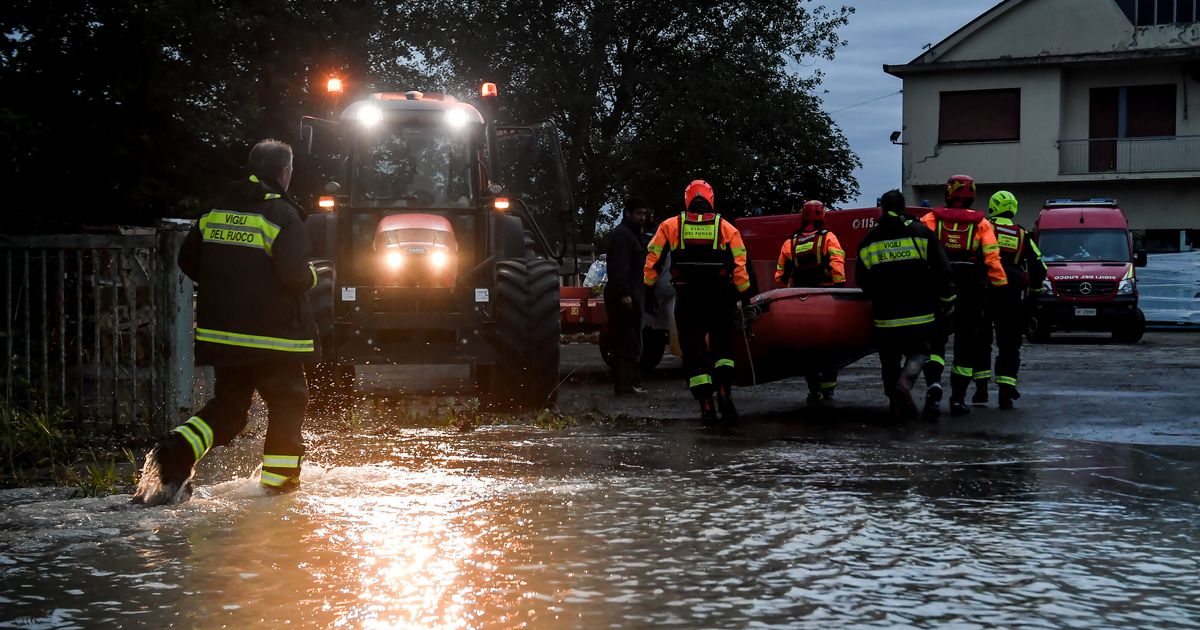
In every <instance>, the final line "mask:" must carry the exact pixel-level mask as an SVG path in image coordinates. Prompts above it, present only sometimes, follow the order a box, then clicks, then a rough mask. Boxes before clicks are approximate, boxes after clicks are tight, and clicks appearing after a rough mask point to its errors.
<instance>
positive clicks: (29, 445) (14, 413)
mask: <svg viewBox="0 0 1200 630" xmlns="http://www.w3.org/2000/svg"><path fill="white" fill-rule="evenodd" d="M65 418H66V414H65V413H64V412H52V413H42V412H33V411H26V410H23V409H18V408H16V407H11V406H9V405H6V404H0V457H2V458H3V460H2V462H0V465H2V466H3V470H2V472H3V477H4V478H5V479H7V480H10V481H12V480H16V479H18V478H20V477H21V476H22V475H23V474H24V473H25V472H26V471H27V470H31V469H35V468H51V469H57V468H59V467H62V466H65V465H66V464H67V463H68V462H69V461H70V459H71V457H72V455H73V454H74V452H75V449H76V445H77V441H76V438H75V435H74V433H72V432H71V431H69V430H67V429H65V428H64V427H63V420H64V419H65Z"/></svg>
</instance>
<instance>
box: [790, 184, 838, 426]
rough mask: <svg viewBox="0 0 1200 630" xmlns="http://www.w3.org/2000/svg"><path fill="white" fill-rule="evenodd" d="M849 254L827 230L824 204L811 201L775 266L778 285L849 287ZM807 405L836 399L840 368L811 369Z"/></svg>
mask: <svg viewBox="0 0 1200 630" xmlns="http://www.w3.org/2000/svg"><path fill="white" fill-rule="evenodd" d="M845 266H846V252H845V251H843V250H842V244H841V243H839V242H838V237H837V235H836V234H834V233H833V232H831V231H830V230H828V229H826V228H825V204H824V203H822V202H820V201H817V200H816V199H812V200H809V201H806V202H804V206H803V208H802V209H801V210H800V229H798V230H796V231H795V232H794V233H793V234H792V235H791V237H789V238H788V239H787V240H786V241H784V242H783V246H782V248H780V250H779V261H778V262H776V263H775V284H777V285H779V286H783V287H844V286H846V270H845ZM804 379H805V380H806V381H807V382H808V402H809V403H810V404H811V403H819V402H821V401H822V400H829V399H831V398H833V392H834V389H835V388H836V387H837V367H836V366H825V367H822V368H818V369H814V370H809V371H808V372H807V373H806V374H805V375H804Z"/></svg>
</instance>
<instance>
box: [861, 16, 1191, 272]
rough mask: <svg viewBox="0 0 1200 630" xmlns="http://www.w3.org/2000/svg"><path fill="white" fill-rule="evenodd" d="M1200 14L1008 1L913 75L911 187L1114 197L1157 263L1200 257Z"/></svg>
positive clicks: (1035, 201)
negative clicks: (958, 183)
mask: <svg viewBox="0 0 1200 630" xmlns="http://www.w3.org/2000/svg"><path fill="white" fill-rule="evenodd" d="M1198 5H1200V1H1198V0H1005V1H1004V2H1000V3H999V4H997V5H996V6H995V7H993V8H992V9H991V10H989V11H988V12H986V13H984V14H983V15H981V16H979V17H978V18H976V19H975V20H973V21H972V22H971V23H970V24H967V25H966V26H964V27H963V28H961V29H959V30H958V31H957V32H955V33H954V34H952V35H951V36H950V37H948V38H946V39H945V40H943V41H942V42H940V43H938V44H937V45H935V46H932V47H930V48H929V50H927V51H926V52H925V53H923V54H922V55H920V56H919V57H917V58H916V59H913V60H912V61H911V62H909V63H907V64H903V65H888V66H884V70H885V71H886V72H888V73H889V74H892V75H894V76H897V77H900V78H901V79H902V80H903V82H904V88H903V89H904V115H903V124H904V128H903V134H902V136H901V137H902V138H903V140H902V142H903V145H904V146H903V158H902V165H903V166H902V168H903V173H902V177H903V182H904V186H905V193H906V195H908V196H909V198H910V199H928V200H929V201H930V202H931V203H932V204H933V205H940V204H941V200H942V194H943V193H942V191H943V185H944V183H945V181H946V178H947V177H949V176H950V175H953V174H955V173H966V174H968V175H971V176H973V177H974V178H975V180H976V182H977V185H978V186H979V195H978V198H977V201H976V204H975V207H976V208H984V207H986V204H987V198H988V197H989V196H990V195H991V194H992V193H993V192H995V191H996V190H1000V189H1006V190H1009V191H1011V192H1013V193H1014V194H1016V195H1017V198H1018V200H1020V202H1021V208H1022V213H1021V215H1020V217H1019V219H1024V222H1025V223H1030V222H1031V221H1032V218H1033V213H1036V211H1037V210H1038V209H1039V208H1040V207H1041V204H1042V202H1043V201H1044V200H1046V199H1051V198H1096V197H1103V198H1116V199H1117V201H1118V202H1119V203H1120V205H1121V207H1122V209H1124V210H1125V212H1126V214H1127V215H1128V217H1129V220H1130V224H1131V227H1132V228H1133V229H1134V230H1135V234H1136V235H1137V238H1138V239H1139V241H1140V242H1141V243H1142V244H1143V245H1144V246H1145V247H1147V248H1148V249H1150V250H1152V251H1178V250H1179V249H1181V248H1182V249H1187V248H1188V247H1196V248H1200V6H1198Z"/></svg>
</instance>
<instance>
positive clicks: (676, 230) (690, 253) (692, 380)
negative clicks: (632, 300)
mask: <svg viewBox="0 0 1200 630" xmlns="http://www.w3.org/2000/svg"><path fill="white" fill-rule="evenodd" d="M683 202H684V208H685V210H684V212H683V213H681V214H680V215H679V216H674V217H671V218H669V219H667V220H665V221H663V222H662V223H661V224H659V226H658V230H657V231H656V232H655V233H654V238H652V239H651V240H650V244H649V245H648V246H647V247H646V249H647V254H646V264H645V267H644V269H643V276H644V282H645V285H646V292H647V295H646V299H647V300H651V299H653V298H652V296H651V295H650V293H651V292H652V291H653V287H654V283H655V282H656V281H657V280H658V275H659V273H660V272H661V271H662V269H661V267H662V266H663V263H664V262H665V261H664V257H665V256H666V255H667V254H668V253H670V274H671V283H672V284H673V285H674V286H675V324H676V326H677V327H678V329H679V344H680V348H681V350H682V351H683V370H684V373H685V375H686V376H687V379H688V388H689V389H690V390H691V392H692V396H693V397H695V399H696V400H697V401H699V402H700V417H701V420H702V421H703V422H704V423H706V424H711V423H714V422H716V419H717V411H718V410H719V411H720V414H721V420H722V421H723V422H725V423H727V424H732V423H733V422H736V421H737V410H736V408H735V407H734V406H733V399H732V397H731V394H732V392H731V388H732V385H733V376H734V370H733V369H734V363H733V333H734V315H735V311H736V303H737V302H738V301H742V302H745V301H746V300H748V298H749V293H750V274H749V272H748V271H747V269H746V246H745V245H744V244H743V243H742V235H741V234H740V233H739V232H738V230H737V228H735V227H733V225H732V224H730V223H729V221H727V220H725V219H722V218H721V215H720V214H716V213H715V212H714V207H715V195H714V194H713V189H712V186H709V185H708V182H705V181H704V180H700V179H697V180H695V181H693V182H692V183H690V184H688V186H687V189H686V190H684V193H683ZM705 337H707V342H706V341H705ZM714 391H715V393H716V396H717V404H716V407H715V408H714V405H713V394H714Z"/></svg>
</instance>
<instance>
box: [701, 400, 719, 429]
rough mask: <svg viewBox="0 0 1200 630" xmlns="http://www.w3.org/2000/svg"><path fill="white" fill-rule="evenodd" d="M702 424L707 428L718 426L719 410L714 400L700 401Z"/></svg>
mask: <svg viewBox="0 0 1200 630" xmlns="http://www.w3.org/2000/svg"><path fill="white" fill-rule="evenodd" d="M700 422H701V424H703V425H704V426H706V427H711V426H716V425H717V408H716V406H715V405H713V400H712V398H703V399H701V400H700Z"/></svg>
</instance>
